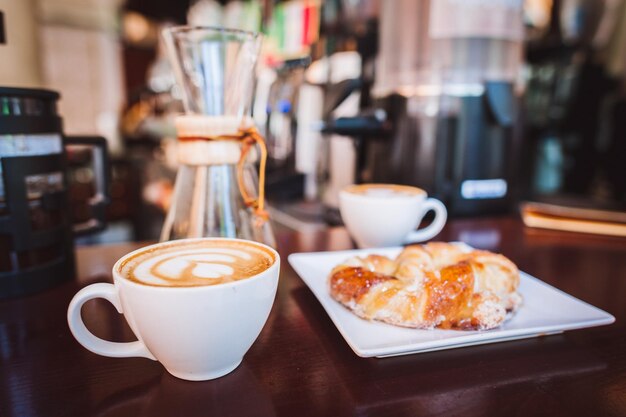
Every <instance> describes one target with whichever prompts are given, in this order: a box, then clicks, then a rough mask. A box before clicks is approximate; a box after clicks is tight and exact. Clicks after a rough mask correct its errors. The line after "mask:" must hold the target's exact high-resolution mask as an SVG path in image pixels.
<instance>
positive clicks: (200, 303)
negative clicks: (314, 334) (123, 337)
mask: <svg viewBox="0 0 626 417" xmlns="http://www.w3.org/2000/svg"><path fill="white" fill-rule="evenodd" d="M205 240H210V241H221V242H243V243H244V244H247V245H253V246H254V245H256V246H258V247H260V248H262V249H264V250H266V251H268V252H269V253H271V254H273V259H274V262H273V263H272V264H271V265H270V266H269V267H268V268H267V269H265V270H263V271H262V272H260V273H258V274H256V275H253V276H251V277H249V278H245V279H241V280H238V281H233V282H227V283H221V284H215V285H203V286H193V287H176V286H154V285H146V284H143V283H139V282H135V281H133V280H131V279H129V278H128V277H125V276H123V274H122V267H123V266H124V265H125V263H126V262H127V261H128V260H130V259H132V258H134V257H137V256H139V255H140V254H142V253H145V252H147V251H153V252H152V253H155V252H154V251H159V250H163V249H168V248H171V247H173V246H175V245H184V244H194V243H195V242H202V241H205ZM279 270H280V257H279V255H278V253H277V252H276V251H275V250H274V249H272V248H270V247H269V246H266V245H263V244H261V243H257V242H252V241H244V240H240V239H225V238H206V239H182V240H178V241H171V242H164V243H159V244H156V245H152V246H148V247H145V248H142V249H139V250H137V251H134V252H131V253H129V254H127V255H125V256H123V257H122V258H121V259H120V260H118V261H117V262H116V264H115V266H113V282H114V284H107V283H98V284H92V285H89V286H87V287H85V288H83V289H82V290H80V291H79V292H78V293H77V294H76V295H75V296H74V298H73V299H72V301H71V303H70V305H69V308H68V312H67V319H68V323H69V326H70V330H71V331H72V334H73V335H74V337H75V338H76V340H78V342H79V343H80V344H82V345H83V346H84V347H85V348H87V349H88V350H90V351H92V352H94V353H97V354H98V355H103V356H109V357H144V358H148V359H152V360H157V361H159V362H161V364H162V365H163V366H164V367H165V369H167V371H168V372H169V373H170V374H172V375H174V376H176V377H178V378H181V379H186V380H191V381H202V380H208V379H214V378H219V377H221V376H223V375H226V374H228V373H229V372H231V371H233V370H234V369H235V368H236V367H237V366H238V365H239V364H240V363H241V361H242V359H243V356H244V354H245V353H246V352H247V351H248V349H249V348H250V347H251V346H252V343H253V342H254V341H255V340H256V338H257V337H258V335H259V333H260V332H261V329H262V328H263V326H264V325H265V322H266V321H267V318H268V316H269V313H270V310H271V308H272V305H273V302H274V297H275V295H276V289H277V285H278V275H279ZM94 298H104V299H106V300H108V301H109V302H110V303H111V304H113V305H114V306H115V308H116V309H117V311H118V312H120V313H123V314H124V317H125V318H126V321H127V322H128V325H129V326H130V328H131V329H132V331H133V332H134V333H135V336H136V337H137V339H138V340H137V341H135V342H129V343H117V342H110V341H106V340H103V339H100V338H99V337H97V336H95V335H93V334H92V333H91V332H90V331H89V330H88V329H87V328H86V327H85V324H84V323H83V321H82V318H81V313H80V311H81V307H82V306H83V304H84V303H85V302H87V301H89V300H91V299H94Z"/></svg>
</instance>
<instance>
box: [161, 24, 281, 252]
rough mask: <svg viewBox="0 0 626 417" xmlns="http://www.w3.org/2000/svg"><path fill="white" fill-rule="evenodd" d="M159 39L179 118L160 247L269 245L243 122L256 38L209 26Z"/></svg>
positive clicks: (248, 126)
mask: <svg viewBox="0 0 626 417" xmlns="http://www.w3.org/2000/svg"><path fill="white" fill-rule="evenodd" d="M164 36H165V39H166V42H167V46H168V52H169V56H170V59H171V61H172V64H173V67H174V71H175V73H176V78H177V83H178V87H179V88H180V90H181V94H182V99H183V104H184V108H185V114H184V115H182V116H179V117H177V119H176V128H177V131H178V152H179V162H180V168H179V171H178V175H177V177H176V184H175V186H174V194H173V198H172V203H171V206H170V209H169V212H168V214H167V217H166V219H165V224H164V226H163V230H162V232H161V241H165V240H172V239H180V238H191V237H209V236H216V237H233V238H242V239H249V240H255V241H259V242H262V243H266V244H268V245H271V246H276V244H275V238H274V234H273V231H272V227H271V224H270V221H269V216H268V214H267V211H266V210H265V201H264V176H265V161H266V156H267V151H266V148H265V142H264V140H263V138H262V137H261V136H260V135H259V134H258V132H257V131H256V129H255V128H254V124H253V122H252V119H251V118H250V106H251V101H252V93H253V87H254V76H255V65H256V61H257V57H258V53H259V49H260V45H261V36H260V35H259V34H257V33H253V32H246V31H240V30H232V29H223V28H212V27H173V28H169V29H166V30H165V31H164ZM257 162H259V175H257V171H256V163H257Z"/></svg>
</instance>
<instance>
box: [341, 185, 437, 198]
mask: <svg viewBox="0 0 626 417" xmlns="http://www.w3.org/2000/svg"><path fill="white" fill-rule="evenodd" d="M364 186H367V187H371V188H391V187H393V188H401V189H405V190H409V191H410V192H411V194H401V195H398V196H396V197H394V200H395V199H413V198H416V197H428V193H427V192H426V191H425V190H424V189H422V188H419V187H414V186H412V185H402V184H388V183H382V184H379V183H364V184H351V185H348V186H346V187H343V188H342V189H341V191H340V195H344V196H350V197H354V198H363V199H372V200H381V197H379V196H373V195H367V194H359V193H356V192H354V191H352V189H355V188H359V187H364Z"/></svg>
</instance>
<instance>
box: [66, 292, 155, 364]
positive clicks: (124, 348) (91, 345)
mask: <svg viewBox="0 0 626 417" xmlns="http://www.w3.org/2000/svg"><path fill="white" fill-rule="evenodd" d="M94 298H104V299H105V300H107V301H109V302H110V303H111V304H113V305H114V306H115V308H116V309H117V311H118V312H119V313H120V314H122V313H123V311H122V303H121V302H120V299H119V297H118V295H117V291H116V290H115V286H114V285H113V284H106V283H99V284H92V285H89V286H88V287H85V288H83V289H82V290H80V291H79V292H77V293H76V295H75V296H74V298H72V301H71V302H70V306H69V307H68V309H67V322H68V324H69V326H70V330H71V332H72V334H73V335H74V337H75V338H76V340H78V343H80V344H81V345H83V346H84V347H85V348H86V349H87V350H90V351H92V352H93V353H96V354H98V355H102V356H109V357H112V358H128V357H135V356H138V357H142V358H148V359H152V360H156V358H155V357H154V356H153V355H152V353H150V351H149V350H148V348H146V345H144V344H143V342H141V341H140V340H137V341H135V342H127V343H118V342H109V341H108V340H103V339H100V338H99V337H97V336H95V335H94V334H93V333H91V332H90V331H89V330H88V329H87V327H86V326H85V323H84V322H83V319H82V317H81V315H80V311H81V309H82V307H83V304H85V303H86V302H87V301H89V300H92V299H94Z"/></svg>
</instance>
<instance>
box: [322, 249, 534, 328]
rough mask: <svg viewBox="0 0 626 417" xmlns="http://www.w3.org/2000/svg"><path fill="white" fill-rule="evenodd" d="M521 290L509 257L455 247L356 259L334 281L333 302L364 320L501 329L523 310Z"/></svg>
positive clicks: (335, 272)
mask: <svg viewBox="0 0 626 417" xmlns="http://www.w3.org/2000/svg"><path fill="white" fill-rule="evenodd" d="M518 285H519V271H518V269H517V267H516V266H515V264H513V262H511V261H510V260H508V259H507V258H505V257H504V256H502V255H498V254H495V253H491V252H487V251H480V250H471V249H466V247H463V246H461V245H456V244H450V243H429V244H426V245H413V246H408V247H407V248H405V249H404V250H403V251H402V252H401V253H400V254H399V255H398V256H397V257H396V259H394V260H392V259H389V258H387V257H384V256H380V255H369V256H367V257H364V258H359V257H355V258H351V259H348V260H347V261H345V262H344V263H343V264H341V265H339V266H337V267H335V268H334V269H333V271H332V272H331V274H330V277H329V286H330V294H331V296H332V297H333V298H334V299H335V300H337V301H339V302H340V303H341V304H343V305H344V306H346V307H347V308H349V309H350V310H352V311H353V312H354V313H355V314H356V315H358V316H359V317H362V318H364V319H368V320H380V321H383V322H386V323H390V324H394V325H397V326H404V327H413V328H422V329H432V328H434V327H441V328H457V329H491V328H494V327H497V326H499V325H500V324H502V323H503V322H504V320H505V318H506V317H507V314H508V313H512V312H514V311H515V310H517V308H518V307H519V306H520V304H521V301H522V299H521V296H520V295H519V294H518V293H517V287H518Z"/></svg>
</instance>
